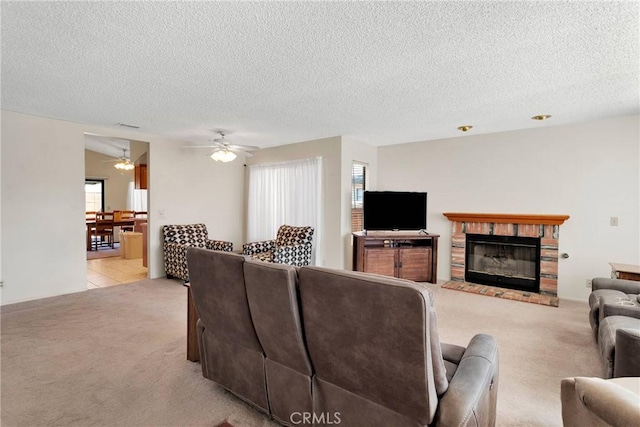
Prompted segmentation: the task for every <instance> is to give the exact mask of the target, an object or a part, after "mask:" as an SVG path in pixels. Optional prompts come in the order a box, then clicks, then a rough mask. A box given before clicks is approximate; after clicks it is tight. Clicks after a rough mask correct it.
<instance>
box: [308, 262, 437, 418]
mask: <svg viewBox="0 0 640 427" xmlns="http://www.w3.org/2000/svg"><path fill="white" fill-rule="evenodd" d="M299 277H300V300H301V305H302V315H303V325H304V331H305V335H306V338H307V346H308V349H309V355H310V357H311V362H312V363H313V366H314V368H315V371H316V380H317V381H318V383H322V384H331V385H333V386H336V387H338V389H339V391H336V392H335V394H334V395H333V397H334V398H336V399H338V400H339V401H341V402H343V403H344V402H345V401H344V399H345V398H346V397H345V396H350V395H356V396H358V398H359V399H365V400H367V401H369V402H372V403H375V404H377V405H380V406H382V407H384V408H388V409H389V410H391V411H395V412H397V413H399V414H403V415H404V416H407V417H409V418H410V419H413V420H416V421H417V422H418V423H420V424H421V425H427V424H430V423H431V422H432V420H433V418H434V415H435V411H436V409H437V401H438V398H437V392H436V385H435V380H434V370H435V369H434V366H436V365H438V366H441V367H442V371H443V377H444V381H446V369H445V367H444V362H443V361H442V359H441V358H440V360H439V361H438V360H436V362H433V361H432V358H437V357H438V356H437V355H434V354H433V352H432V349H433V347H432V343H431V340H432V339H435V340H437V338H434V337H431V335H430V323H431V316H430V308H431V295H430V292H429V291H428V290H427V288H426V287H424V286H420V285H418V284H416V283H415V282H410V281H406V280H400V279H393V278H388V277H384V276H377V275H372V274H363V273H356V272H348V271H344V270H333V269H328V268H321V267H303V268H301V269H300V272H299ZM436 345H437V347H438V348H439V343H438V342H436ZM329 388H330V387H328V386H327V388H326V390H329ZM326 390H325V391H326ZM332 393H334V392H332ZM318 399H320V398H318ZM314 402H316V403H321V402H333V403H336V401H335V400H332V397H331V396H323V397H322V399H320V400H318V401H316V398H315V397H314ZM345 405H346V403H345ZM365 406H366V405H364V403H363V406H362V407H363V408H364V407H365ZM316 409H317V410H318V411H319V412H323V411H324V410H325V409H326V410H338V411H339V409H338V408H336V407H333V409H331V408H328V407H327V408H325V407H320V408H318V407H316ZM316 409H314V410H316ZM346 409H347V408H346V407H345V412H347V411H346Z"/></svg>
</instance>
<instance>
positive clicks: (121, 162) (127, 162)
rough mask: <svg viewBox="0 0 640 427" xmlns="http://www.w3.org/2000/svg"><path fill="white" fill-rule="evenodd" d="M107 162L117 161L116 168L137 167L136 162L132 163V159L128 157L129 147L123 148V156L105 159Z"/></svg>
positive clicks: (130, 168) (126, 169) (125, 169)
mask: <svg viewBox="0 0 640 427" xmlns="http://www.w3.org/2000/svg"><path fill="white" fill-rule="evenodd" d="M105 162H117V163H116V164H115V165H114V167H115V168H116V169H120V170H124V171H130V170H132V169H134V168H135V166H134V164H133V163H131V159H129V157H127V149H126V148H123V149H122V156H120V157H118V158H117V159H116V160H105Z"/></svg>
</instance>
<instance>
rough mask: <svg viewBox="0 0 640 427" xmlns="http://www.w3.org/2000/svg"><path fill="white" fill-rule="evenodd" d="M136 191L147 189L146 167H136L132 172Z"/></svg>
mask: <svg viewBox="0 0 640 427" xmlns="http://www.w3.org/2000/svg"><path fill="white" fill-rule="evenodd" d="M134 181H135V187H136V190H146V189H147V165H136V167H135V171H134Z"/></svg>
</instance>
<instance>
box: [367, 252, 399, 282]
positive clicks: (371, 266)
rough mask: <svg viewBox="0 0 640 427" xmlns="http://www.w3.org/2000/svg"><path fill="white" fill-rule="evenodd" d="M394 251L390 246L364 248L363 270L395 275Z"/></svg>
mask: <svg viewBox="0 0 640 427" xmlns="http://www.w3.org/2000/svg"><path fill="white" fill-rule="evenodd" d="M396 253H397V251H396V250H395V249H391V248H371V249H366V248H365V250H364V271H365V272H366V273H374V274H382V275H383V276H391V277H393V276H395V274H396Z"/></svg>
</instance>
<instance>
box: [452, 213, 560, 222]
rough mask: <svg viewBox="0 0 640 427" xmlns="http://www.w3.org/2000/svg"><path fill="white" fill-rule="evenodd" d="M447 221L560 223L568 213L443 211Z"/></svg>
mask: <svg viewBox="0 0 640 427" xmlns="http://www.w3.org/2000/svg"><path fill="white" fill-rule="evenodd" d="M443 215H444V216H446V217H447V218H448V219H449V221H453V222H494V223H501V224H545V225H562V224H563V223H564V222H565V221H566V220H567V219H569V215H538V214H495V213H460V212H444V213H443Z"/></svg>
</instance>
